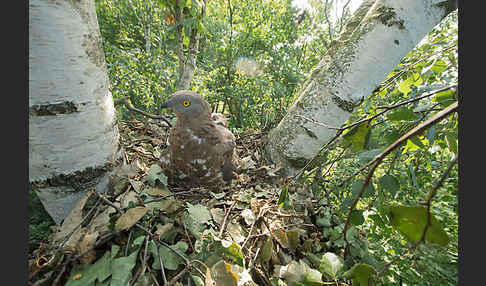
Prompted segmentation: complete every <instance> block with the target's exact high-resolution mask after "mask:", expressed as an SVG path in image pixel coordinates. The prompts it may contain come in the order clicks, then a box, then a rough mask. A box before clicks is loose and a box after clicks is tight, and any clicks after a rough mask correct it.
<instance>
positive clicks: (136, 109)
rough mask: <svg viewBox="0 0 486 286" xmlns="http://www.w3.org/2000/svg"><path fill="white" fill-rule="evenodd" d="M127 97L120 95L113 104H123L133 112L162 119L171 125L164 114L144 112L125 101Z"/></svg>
mask: <svg viewBox="0 0 486 286" xmlns="http://www.w3.org/2000/svg"><path fill="white" fill-rule="evenodd" d="M127 99H129V97H122V98H120V99H118V100H116V101H115V103H114V105H115V106H116V105H119V104H123V105H124V106H125V107H126V108H128V109H129V110H131V111H134V112H137V113H140V114H142V115H144V116H146V117H149V118H152V119H162V120H163V121H164V122H165V123H167V125H168V126H169V127H172V124H171V123H170V122H169V120H168V119H167V118H165V116H163V115H153V114H150V113H148V112H145V111H143V110H140V109H138V108H136V107H133V106H131V105H130V104H129V103H128V102H127Z"/></svg>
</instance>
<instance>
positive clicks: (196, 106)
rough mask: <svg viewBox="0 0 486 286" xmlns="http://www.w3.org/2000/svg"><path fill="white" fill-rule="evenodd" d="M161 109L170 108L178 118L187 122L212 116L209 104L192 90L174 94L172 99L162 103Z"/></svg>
mask: <svg viewBox="0 0 486 286" xmlns="http://www.w3.org/2000/svg"><path fill="white" fill-rule="evenodd" d="M160 107H161V108H170V109H172V110H174V111H175V112H176V114H177V117H179V118H181V117H182V118H183V119H186V120H191V119H196V118H201V117H202V116H204V117H206V116H207V117H210V116H211V109H210V106H209V103H208V102H207V101H206V100H205V99H204V98H203V97H202V96H200V95H198V94H197V93H195V92H194V91H190V90H179V91H176V92H174V93H173V94H172V95H171V96H170V99H169V100H167V101H166V102H164V103H162V105H161V106H160Z"/></svg>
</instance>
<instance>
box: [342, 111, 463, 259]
mask: <svg viewBox="0 0 486 286" xmlns="http://www.w3.org/2000/svg"><path fill="white" fill-rule="evenodd" d="M457 107H458V103H457V101H456V102H455V103H453V104H451V105H449V106H448V107H447V108H445V109H444V110H442V111H441V112H438V113H437V114H435V115H434V116H432V117H431V118H429V119H428V120H426V121H425V122H423V123H421V124H420V125H418V126H416V127H415V128H413V129H412V130H410V131H409V132H407V133H406V134H405V135H403V136H402V137H400V138H399V139H397V140H396V141H395V142H393V143H392V144H391V145H390V146H388V148H386V149H385V150H384V151H383V152H381V153H380V154H378V155H376V156H375V158H374V159H373V160H371V161H370V162H368V163H367V164H366V165H364V166H363V167H361V168H360V169H359V170H358V171H357V172H356V173H355V174H357V173H360V172H361V171H363V170H364V169H366V168H367V167H369V166H371V165H373V167H372V168H371V170H370V171H369V173H368V176H367V177H366V180H365V182H364V184H363V186H362V187H361V190H360V191H359V193H358V195H357V196H356V197H355V198H354V200H353V203H352V204H351V206H350V208H349V211H348V215H347V218H346V223H345V224H344V229H343V234H344V241H345V242H346V247H345V249H346V250H347V249H348V248H349V242H348V240H347V239H346V232H347V230H348V227H349V221H350V218H351V212H352V211H353V210H354V208H355V207H356V204H357V203H358V200H359V199H360V198H361V196H362V195H363V193H364V190H365V189H366V187H367V186H368V184H369V183H370V180H371V178H372V177H373V173H374V172H375V170H376V168H377V167H378V166H379V165H380V163H381V162H382V161H383V159H384V158H385V156H386V155H388V154H389V153H390V152H391V151H393V150H394V149H395V148H397V147H398V146H400V145H401V144H402V143H403V142H405V141H406V140H408V139H409V138H411V137H413V136H415V135H417V134H419V133H421V132H422V131H424V130H425V129H427V128H429V127H430V126H432V125H434V124H436V123H437V122H439V121H441V120H442V119H444V118H446V117H447V116H449V115H450V114H452V113H453V112H456V111H457ZM345 181H346V180H345ZM345 181H343V182H342V183H341V184H340V185H338V186H342V185H343V184H344V182H345ZM434 189H435V188H434ZM346 250H345V255H346V253H347V251H346Z"/></svg>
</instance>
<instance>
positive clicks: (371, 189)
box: [351, 180, 375, 199]
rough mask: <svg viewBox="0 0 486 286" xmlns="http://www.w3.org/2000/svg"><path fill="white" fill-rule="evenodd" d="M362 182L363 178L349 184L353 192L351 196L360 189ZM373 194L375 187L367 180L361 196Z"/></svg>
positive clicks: (356, 193) (365, 196)
mask: <svg viewBox="0 0 486 286" xmlns="http://www.w3.org/2000/svg"><path fill="white" fill-rule="evenodd" d="M364 182H365V181H364V180H357V181H355V182H354V183H353V184H352V185H351V192H352V193H353V197H356V196H357V195H358V193H359V192H360V191H361V188H362V187H363V184H364ZM374 194H375V188H374V187H373V184H372V183H371V182H369V183H368V186H366V188H365V190H364V192H363V195H362V196H361V197H362V198H368V197H371V196H373V195H374ZM353 199H354V198H353Z"/></svg>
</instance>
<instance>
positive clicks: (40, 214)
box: [28, 188, 54, 252]
mask: <svg viewBox="0 0 486 286" xmlns="http://www.w3.org/2000/svg"><path fill="white" fill-rule="evenodd" d="M28 213H29V216H28V225H29V233H28V234H29V239H28V240H29V252H31V251H32V250H33V249H35V248H36V247H38V246H39V244H40V242H41V241H43V240H46V238H47V237H48V236H49V235H50V234H51V233H52V230H51V229H50V228H49V227H50V226H51V225H53V224H54V221H53V220H52V218H51V217H50V216H49V214H48V213H47V212H46V210H45V209H44V206H43V205H42V203H41V201H40V199H39V198H38V197H37V194H36V193H35V190H34V189H32V188H31V189H30V190H29V202H28Z"/></svg>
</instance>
